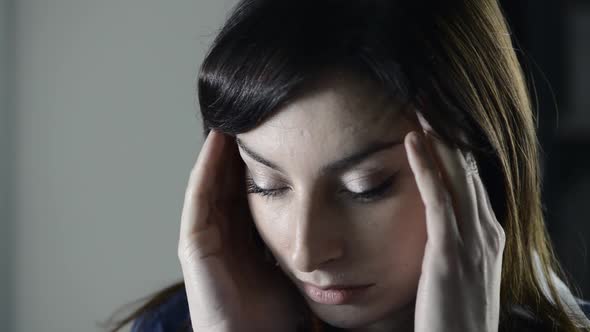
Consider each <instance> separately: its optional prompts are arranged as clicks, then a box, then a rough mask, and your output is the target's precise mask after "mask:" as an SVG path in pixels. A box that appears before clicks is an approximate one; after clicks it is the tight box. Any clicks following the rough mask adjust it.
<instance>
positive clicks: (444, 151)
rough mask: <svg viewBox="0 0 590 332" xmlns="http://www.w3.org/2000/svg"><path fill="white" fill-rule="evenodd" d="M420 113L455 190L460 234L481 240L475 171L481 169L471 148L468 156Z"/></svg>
mask: <svg viewBox="0 0 590 332" xmlns="http://www.w3.org/2000/svg"><path fill="white" fill-rule="evenodd" d="M416 116H417V118H418V121H419V122H420V125H421V126H422V129H423V130H424V132H425V133H427V134H428V135H426V136H428V137H429V138H430V139H428V140H427V143H429V144H430V143H431V144H430V146H431V147H432V148H433V149H434V150H435V151H436V153H434V155H435V158H434V159H435V162H436V163H437V165H438V166H439V169H440V170H441V173H442V177H443V182H444V183H445V185H446V186H447V189H448V190H449V192H450V193H451V197H452V200H453V202H454V204H453V206H454V209H455V215H456V216H457V228H458V229H459V234H460V235H461V237H462V239H463V240H465V239H468V241H469V240H475V241H477V240H479V239H480V238H481V235H482V230H481V224H480V223H481V221H480V220H478V218H479V216H478V202H477V196H476V191H475V185H474V183H473V174H474V173H477V164H476V163H475V159H474V158H473V155H472V154H471V153H469V152H468V154H469V156H470V157H471V158H470V159H469V160H467V159H466V158H465V155H464V153H463V152H462V151H461V150H460V149H458V148H451V147H449V146H448V145H447V144H445V143H444V142H443V141H442V140H441V139H440V138H439V137H440V136H439V135H437V133H436V132H435V131H434V129H433V128H432V126H431V125H430V124H429V123H428V121H427V120H426V119H425V118H424V116H423V115H422V113H421V112H420V111H419V110H417V111H416ZM462 137H464V135H462Z"/></svg>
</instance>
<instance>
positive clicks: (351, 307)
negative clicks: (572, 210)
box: [113, 0, 590, 331]
mask: <svg viewBox="0 0 590 332" xmlns="http://www.w3.org/2000/svg"><path fill="white" fill-rule="evenodd" d="M198 95H199V104H200V110H201V114H202V119H203V123H204V129H205V134H206V141H205V143H204V145H203V148H202V150H201V152H200V154H199V157H198V160H197V162H196V164H195V166H194V168H193V170H192V172H191V175H190V178H189V183H188V186H187V190H186V195H185V202H184V207H183V213H182V220H181V226H180V237H179V243H178V255H179V259H180V262H181V266H182V271H183V276H184V280H183V282H180V283H178V284H175V285H172V286H171V287H169V288H167V289H165V290H162V291H161V292H159V293H157V294H155V295H154V296H153V297H152V299H151V300H150V301H148V302H147V303H146V304H145V305H144V306H142V307H141V308H140V309H138V310H137V311H135V312H134V313H133V314H131V315H130V316H129V317H127V318H125V319H123V320H121V321H120V322H119V324H117V325H118V326H116V328H114V329H113V331H116V330H118V329H119V328H120V327H121V326H122V325H124V324H126V323H128V322H130V321H133V322H134V323H133V328H132V330H134V331H176V330H187V331H188V330H190V328H191V327H192V328H193V330H195V331H296V330H299V331H330V330H350V331H526V330H527V329H528V330H530V331H542V330H551V329H552V328H555V330H557V331H590V321H589V320H588V319H587V318H586V317H585V315H584V312H583V310H587V311H588V312H590V309H589V307H588V304H587V303H584V302H583V301H582V300H580V299H578V298H576V297H575V296H574V295H573V294H572V293H571V292H570V291H569V287H568V286H567V285H566V283H564V282H562V279H563V280H565V277H564V275H563V273H562V272H561V269H560V268H559V264H558V262H557V261H556V259H555V255H554V253H553V251H552V248H551V244H550V242H549V238H548V236H547V234H546V230H545V228H544V223H543V214H542V208H541V200H540V184H541V183H540V170H539V155H538V154H539V150H538V148H539V147H538V142H537V139H536V133H535V126H534V125H535V124H534V118H533V114H532V110H531V105H530V102H529V96H528V94H527V91H526V85H525V82H524V79H523V74H522V72H521V68H520V66H519V64H518V62H517V59H516V56H515V52H514V50H513V48H512V44H511V40H510V34H509V30H508V28H507V25H506V22H505V20H504V18H503V15H502V12H501V10H500V8H499V6H498V4H497V2H496V1H495V0H456V1H455V0H451V1H445V2H444V5H443V3H442V2H440V1H439V2H437V1H425V0H424V1H423V0H414V1H403V2H401V1H400V2H397V1H384V0H379V1H378V0H371V1H367V0H362V1H361V0H351V1H336V0H313V1H312V0H298V1H287V0H283V1H281V0H243V1H241V2H240V3H239V4H238V5H237V6H236V8H235V9H234V11H233V12H232V14H231V15H230V17H229V18H228V20H227V22H226V23H225V25H224V26H223V29H222V30H221V31H220V33H219V35H218V36H217V38H216V39H215V41H214V43H213V45H212V47H211V49H210V51H209V53H208V54H207V56H206V58H205V60H204V62H203V64H202V67H201V70H200V74H199V81H198Z"/></svg>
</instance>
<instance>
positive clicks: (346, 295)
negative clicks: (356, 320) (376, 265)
mask: <svg viewBox="0 0 590 332" xmlns="http://www.w3.org/2000/svg"><path fill="white" fill-rule="evenodd" d="M371 286H372V285H362V286H354V287H348V288H341V287H338V288H326V289H322V288H319V287H316V286H313V285H310V284H308V283H304V284H303V289H304V291H305V294H306V295H307V296H308V297H309V298H310V299H311V300H313V301H315V302H317V303H321V304H333V305H337V304H346V303H350V302H352V301H354V300H355V299H356V298H358V297H359V296H361V295H363V294H364V293H366V291H367V290H368V289H369V288H370V287H371Z"/></svg>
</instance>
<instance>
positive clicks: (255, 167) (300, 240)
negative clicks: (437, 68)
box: [237, 74, 426, 330]
mask: <svg viewBox="0 0 590 332" xmlns="http://www.w3.org/2000/svg"><path fill="white" fill-rule="evenodd" d="M308 91H311V92H310V93H307V94H304V95H303V96H301V97H299V98H298V99H296V100H295V101H294V102H292V103H291V104H289V105H287V106H285V107H284V108H283V109H281V110H280V111H279V112H277V113H276V114H275V115H274V116H273V117H272V118H270V119H269V120H267V121H266V122H264V123H263V124H261V125H260V126H258V127H257V128H255V129H253V130H251V131H249V132H247V133H243V134H240V135H237V137H238V141H239V145H240V155H241V157H242V159H243V160H244V162H245V164H246V166H247V167H246V176H247V177H251V179H252V181H253V183H254V184H255V185H256V186H258V187H260V188H262V189H264V190H272V193H271V195H266V196H264V195H261V194H259V193H258V194H257V193H251V194H249V195H248V202H249V206H250V209H251V212H252V216H253V218H254V221H255V224H256V227H257V229H258V232H259V233H260V236H261V237H262V239H263V240H264V242H265V243H266V245H267V246H268V248H269V249H270V251H271V252H272V253H273V255H274V256H275V258H276V259H277V261H278V262H279V263H280V266H281V268H282V270H283V271H284V272H285V274H286V275H287V276H288V277H289V278H290V279H291V280H292V281H293V283H294V284H295V285H296V286H297V288H298V289H299V290H300V291H301V293H302V294H303V296H304V298H305V300H306V302H307V303H308V305H309V307H310V309H311V310H312V311H313V312H314V313H315V314H316V315H317V316H318V317H319V318H320V319H322V320H323V321H325V322H327V323H329V324H331V325H333V326H337V327H342V328H359V327H360V328H362V327H372V328H374V330H380V329H381V328H384V329H385V328H389V329H390V328H391V327H392V326H394V325H396V324H399V323H400V322H401V321H404V324H405V323H406V321H411V320H413V309H414V307H413V304H414V302H413V301H414V299H415V295H416V291H417V287H418V280H419V277H420V271H421V264H422V257H423V253H424V246H425V244H426V225H425V211H424V205H423V203H422V200H421V198H420V194H419V192H418V188H417V186H416V182H415V180H414V176H413V173H412V171H411V169H410V166H409V164H408V160H407V156H406V151H405V147H404V144H403V140H404V137H405V135H406V134H407V133H408V132H409V131H411V130H416V129H419V127H418V125H417V123H418V122H410V121H408V120H406V119H405V118H404V117H402V116H401V109H400V108H401V105H396V104H394V103H392V102H391V100H389V101H388V100H387V99H386V98H385V97H384V96H382V95H380V94H378V91H379V89H378V86H376V85H375V83H373V82H371V81H368V80H363V79H360V78H358V77H356V76H353V75H351V74H346V75H345V74H340V76H336V75H331V76H327V77H325V78H323V79H322V80H320V81H318V82H317V83H316V84H315V85H314V86H310V87H309V89H308ZM351 156H352V157H351ZM257 159H258V160H257ZM363 192H369V194H370V193H371V192H373V193H374V195H372V196H371V195H367V196H366V197H363V196H360V195H358V193H363ZM305 283H308V284H312V285H316V286H335V285H371V286H370V287H368V288H366V289H365V290H364V291H361V292H357V293H356V294H354V295H353V296H352V297H351V298H348V299H342V298H341V299H340V300H338V299H334V301H335V302H336V303H325V302H321V301H320V302H317V301H316V300H313V297H310V296H308V295H307V293H306V292H305V286H304V285H305Z"/></svg>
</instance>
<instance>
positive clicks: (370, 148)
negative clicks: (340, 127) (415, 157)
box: [236, 137, 403, 175]
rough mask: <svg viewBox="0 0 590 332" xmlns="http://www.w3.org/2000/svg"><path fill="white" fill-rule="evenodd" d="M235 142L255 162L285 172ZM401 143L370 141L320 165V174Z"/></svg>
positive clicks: (343, 167)
mask: <svg viewBox="0 0 590 332" xmlns="http://www.w3.org/2000/svg"><path fill="white" fill-rule="evenodd" d="M236 143H237V144H238V146H239V147H240V148H242V150H244V152H245V153H246V154H247V155H248V156H250V158H252V159H254V160H256V161H257V162H259V163H261V164H263V165H265V166H267V167H270V168H272V169H274V170H276V171H278V172H281V173H283V174H285V173H286V172H285V171H284V170H283V168H281V167H280V166H278V165H276V164H275V163H273V162H272V161H270V160H267V159H265V158H263V157H262V156H261V155H260V154H258V153H256V152H254V151H253V150H252V149H250V148H249V147H247V146H246V145H245V144H244V142H242V141H241V140H240V139H238V138H237V137H236ZM400 144H403V139H402V140H399V139H398V140H393V141H386V142H374V143H371V144H369V145H367V146H365V147H364V148H362V149H361V150H360V151H357V152H355V153H353V154H351V155H349V156H347V157H344V158H342V159H340V160H336V161H334V162H331V163H330V164H328V165H325V166H323V167H322V169H321V170H320V174H322V175H325V174H327V173H330V172H337V171H341V170H344V169H348V168H351V167H352V166H354V165H357V164H359V163H360V162H361V161H363V160H365V159H367V158H369V157H370V156H372V155H374V154H376V153H377V152H381V151H383V150H386V149H390V148H393V147H395V146H397V145H400Z"/></svg>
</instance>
